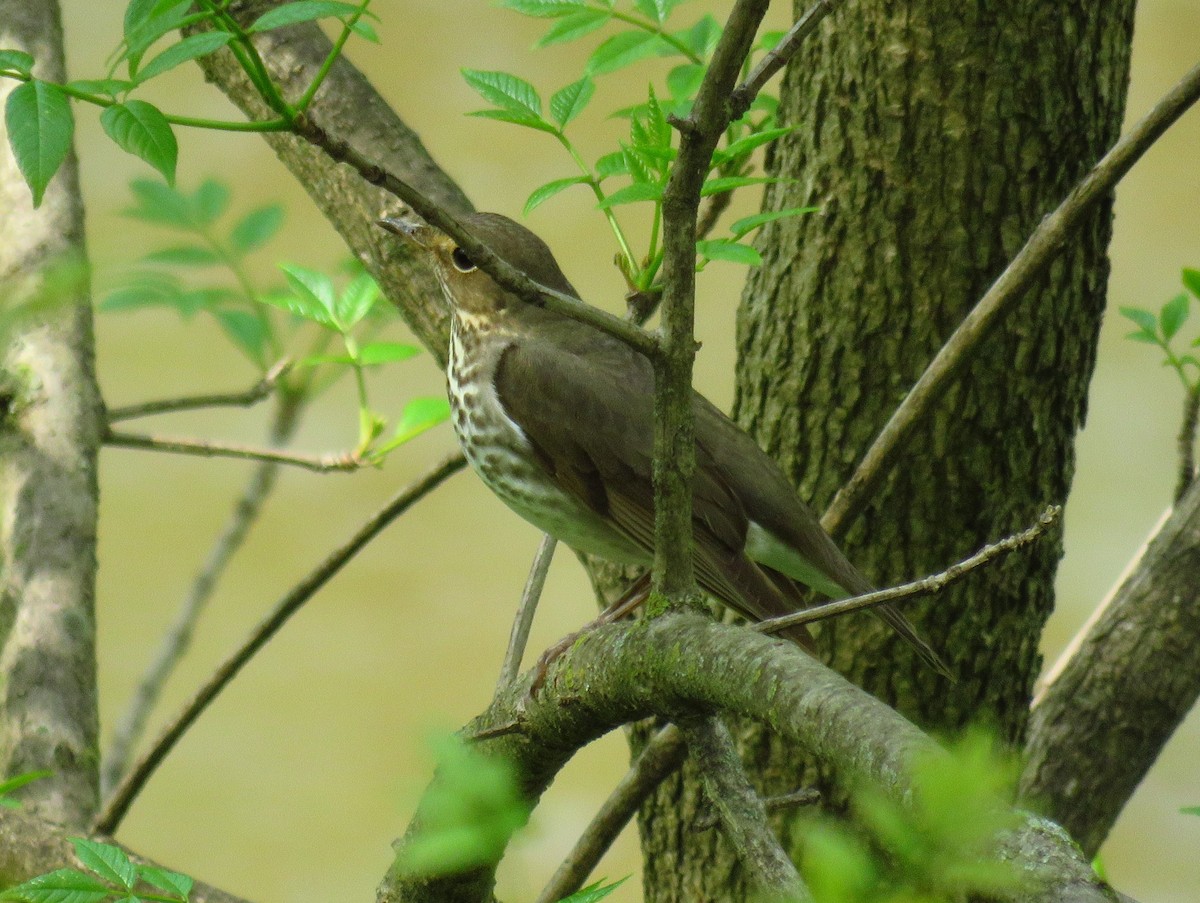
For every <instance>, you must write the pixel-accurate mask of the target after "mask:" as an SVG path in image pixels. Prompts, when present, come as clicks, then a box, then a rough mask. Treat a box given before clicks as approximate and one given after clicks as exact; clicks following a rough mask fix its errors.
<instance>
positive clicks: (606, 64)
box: [583, 31, 675, 75]
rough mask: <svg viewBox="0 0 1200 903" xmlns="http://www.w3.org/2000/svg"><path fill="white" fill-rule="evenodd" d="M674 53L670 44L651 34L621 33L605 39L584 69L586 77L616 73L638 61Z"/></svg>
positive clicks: (646, 32)
mask: <svg viewBox="0 0 1200 903" xmlns="http://www.w3.org/2000/svg"><path fill="white" fill-rule="evenodd" d="M674 52H675V48H673V47H672V46H671V45H670V44H668V43H667V42H666V41H665V40H663V38H662V37H661V36H659V35H657V34H654V33H653V32H648V31H623V32H621V33H620V34H615V35H613V36H612V37H611V38H608V39H606V40H605V41H604V42H603V43H602V44H601V45H600V46H599V47H597V48H596V49H595V50H594V51H593V52H592V55H591V57H590V58H589V59H588V61H587V65H586V66H585V67H584V70H583V71H584V72H585V73H586V74H587V75H604V74H605V73H608V72H616V71H617V70H618V69H623V68H624V67H626V66H629V65H631V64H633V63H636V62H638V61H639V60H645V59H649V58H650V57H653V56H665V55H668V54H671V53H674Z"/></svg>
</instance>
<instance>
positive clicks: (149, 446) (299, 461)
mask: <svg viewBox="0 0 1200 903" xmlns="http://www.w3.org/2000/svg"><path fill="white" fill-rule="evenodd" d="M104 444H105V445H115V446H117V447H119V448H141V449H146V450H147V451H160V452H173V453H175V454H180V455H199V456H200V457H203V458H238V459H240V460H243V461H269V462H273V463H275V464H289V465H291V466H293V467H303V468H304V469H305V470H313V471H316V472H317V473H330V472H331V471H349V470H358V469H359V468H360V467H363V466H364V465H365V464H366V463H367V462H365V461H363V460H362V459H361V458H359V457H357V456H356V455H354V454H353V453H350V452H343V453H341V454H336V455H301V454H296V453H294V452H285V451H278V450H276V449H269V448H254V447H253V446H249V445H234V444H220V443H216V442H209V441H207V440H204V439H164V438H163V437H161V436H150V435H146V434H143V433H118V432H116V431H114V430H109V431H108V432H107V433H105V435H104Z"/></svg>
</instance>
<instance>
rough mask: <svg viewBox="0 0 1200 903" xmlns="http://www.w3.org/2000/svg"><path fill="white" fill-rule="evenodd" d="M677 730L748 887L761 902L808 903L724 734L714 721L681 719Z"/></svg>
mask: <svg viewBox="0 0 1200 903" xmlns="http://www.w3.org/2000/svg"><path fill="white" fill-rule="evenodd" d="M679 729H680V730H681V731H682V732H683V738H684V742H685V743H686V744H687V748H688V754H689V755H690V756H691V757H692V758H693V759H694V760H695V763H696V766H697V768H698V769H699V771H700V779H701V781H702V782H703V784H704V792H705V794H706V795H707V796H708V800H709V802H710V803H711V804H712V806H713V808H714V809H715V810H716V813H717V818H718V820H719V821H720V823H721V828H722V829H723V830H724V832H725V837H726V839H727V840H728V841H729V842H730V844H732V845H733V848H734V851H735V853H736V855H737V857H738V861H739V862H741V864H742V867H743V868H745V869H746V872H747V874H749V875H750V876H751V877H750V884H751V885H752V886H753V887H754V888H755V889H756V891H757V892H758V893H760V894H762V895H764V896H765V897H766V898H767V899H771V900H774V899H783V900H790V901H795V903H807V901H811V900H812V895H811V894H810V893H809V892H808V888H807V887H805V886H804V882H803V881H802V880H801V878H800V873H799V872H797V871H796V867H795V866H794V865H793V864H792V860H790V859H789V858H788V856H787V853H785V852H784V851H783V847H781V846H780V845H779V840H778V838H776V837H775V834H774V833H773V832H772V831H771V826H770V825H769V824H768V823H767V807H766V806H765V805H764V804H763V801H762V799H761V798H760V797H759V796H758V794H757V793H756V792H755V791H754V788H753V787H752V786H751V785H750V779H749V778H748V777H746V771H745V769H744V768H743V767H742V760H741V759H740V758H739V757H738V751H737V747H736V746H734V744H733V737H731V736H730V735H729V729H728V728H727V727H725V725H724V723H723V722H722V721H721V719H720V718H717V717H705V718H692V719H684V720H683V721H681V722H680V725H679Z"/></svg>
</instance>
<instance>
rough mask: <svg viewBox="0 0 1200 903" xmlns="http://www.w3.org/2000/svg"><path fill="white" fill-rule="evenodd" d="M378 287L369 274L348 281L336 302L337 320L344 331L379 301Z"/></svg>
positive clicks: (361, 274) (362, 274)
mask: <svg viewBox="0 0 1200 903" xmlns="http://www.w3.org/2000/svg"><path fill="white" fill-rule="evenodd" d="M379 294H380V293H379V285H378V284H377V283H376V282H375V280H374V279H373V278H372V277H371V274H370V273H360V274H359V275H358V276H356V277H355V278H354V279H352V280H351V281H350V284H349V285H347V286H346V290H345V291H344V292H342V294H341V297H340V298H338V301H337V308H336V311H337V319H338V322H339V323H341V324H342V325H343V326H345V328H346V329H349V328H350V327H352V326H353V325H354V324H355V323H357V322H358V321H359V320H361V319H362V318H363V317H365V316H366V315H367V314H368V313H369V312H370V310H371V306H372V305H373V304H374V303H375V302H376V301H378V300H379Z"/></svg>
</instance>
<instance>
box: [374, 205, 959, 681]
mask: <svg viewBox="0 0 1200 903" xmlns="http://www.w3.org/2000/svg"><path fill="white" fill-rule="evenodd" d="M459 220H460V222H461V224H462V225H463V226H464V227H465V228H466V230H467V231H468V232H470V233H471V234H472V235H473V236H474V237H475V238H477V239H479V240H480V241H482V242H483V243H484V244H485V245H487V247H488V248H489V249H491V251H492V252H493V253H495V254H496V255H497V256H498V257H500V258H502V259H503V260H504V261H506V262H507V263H508V264H510V265H511V266H513V267H515V268H516V269H518V270H521V271H523V272H524V273H525V274H526V275H527V276H529V277H530V278H531V279H533V280H534V281H535V282H537V283H540V284H541V285H542V286H545V287H546V288H550V289H553V290H555V291H558V292H561V293H563V294H566V295H569V296H571V297H573V298H576V299H580V300H582V299H581V295H580V293H579V292H578V291H576V290H575V288H574V286H572V285H571V283H570V282H569V281H568V279H567V277H566V276H565V275H564V274H563V271H562V269H561V268H560V267H559V265H558V262H557V261H556V260H555V258H554V255H553V253H552V252H551V250H550V248H549V247H548V246H547V245H546V243H545V242H544V241H542V239H541V238H539V237H538V236H537V235H536V234H535V233H534V232H532V231H531V230H529V229H527V228H526V227H524V226H522V225H521V224H520V223H517V222H515V221H514V220H512V219H510V218H509V217H507V216H504V215H502V214H498V213H472V214H468V215H464V216H461V217H460V218H459ZM378 224H379V225H380V226H382V227H383V228H384V229H386V230H387V231H389V232H391V233H393V234H394V235H397V236H399V237H400V238H402V239H403V240H404V241H405V242H407V243H408V244H409V245H410V247H411V248H412V249H413V250H415V251H416V253H417V254H418V255H420V256H423V257H424V258H425V259H426V260H427V261H428V263H429V264H430V265H431V266H432V268H433V270H434V272H435V273H436V275H437V279H438V282H439V283H440V285H441V289H442V293H443V295H444V296H445V299H446V301H447V303H448V304H449V306H450V310H451V313H452V319H451V339H450V352H449V356H448V362H447V366H446V375H447V387H448V394H449V399H450V407H451V417H452V422H453V427H454V431H455V433H456V435H457V438H458V441H459V443H460V444H461V446H462V449H463V452H464V454H465V456H466V458H467V461H468V462H469V463H470V465H471V467H472V468H473V469H474V470H475V472H476V473H477V474H478V475H479V477H480V478H481V479H482V480H483V482H484V483H485V484H486V485H487V486H488V488H490V489H491V490H492V492H494V493H495V494H496V495H497V496H499V498H500V499H501V500H502V501H503V502H504V503H505V504H507V505H508V507H509V508H511V509H512V510H513V511H515V512H516V513H517V514H518V515H520V516H521V517H522V518H524V519H525V520H526V521H529V522H530V523H531V524H533V525H534V526H535V527H537V528H538V529H540V530H542V531H543V532H545V533H548V534H550V535H551V536H553V537H555V538H557V539H558V540H560V541H562V542H564V543H566V544H567V545H569V546H571V547H572V548H574V549H576V550H577V551H581V552H586V553H591V554H594V555H599V556H601V557H603V558H606V559H609V560H612V561H616V562H619V563H625V564H639V565H648V564H651V563H652V562H653V558H654V487H653V484H652V480H651V473H652V466H653V423H654V381H655V376H654V367H653V365H652V363H651V361H650V360H649V359H648V358H647V357H646V356H645V355H644V354H642V353H641V352H640V351H638V350H637V349H635V348H634V347H632V346H631V345H630V344H628V343H627V342H625V341H623V340H621V339H619V338H616V337H614V336H612V335H610V334H608V333H607V332H605V331H603V330H602V329H600V328H598V327H596V326H592V325H590V324H587V323H584V322H581V321H579V320H576V319H572V318H570V317H568V316H566V315H564V314H561V313H557V312H554V311H551V310H548V309H546V308H545V307H542V306H538V305H534V304H530V303H528V302H527V301H525V300H523V299H522V298H521V297H519V296H518V295H516V294H514V293H513V292H510V291H508V290H507V289H505V288H503V287H502V286H500V285H499V284H498V283H497V282H496V281H495V280H493V279H492V277H491V276H489V275H488V274H487V273H486V272H484V271H483V270H482V269H480V268H479V267H478V266H477V265H476V263H475V261H474V260H472V259H471V256H470V255H469V254H468V253H467V252H466V251H465V250H463V249H462V248H461V247H459V246H458V244H457V243H456V242H455V241H454V240H453V239H452V238H451V237H450V236H449V235H447V234H446V233H445V232H442V231H441V230H440V229H437V228H434V227H433V226H430V225H428V224H425V223H421V222H416V221H414V220H412V219H408V218H405V217H386V218H384V219H381V220H379V222H378ZM692 413H693V415H694V422H695V435H696V470H695V476H694V478H693V487H692V488H693V496H692V526H693V543H692V547H693V564H694V572H695V576H696V581H697V583H698V584H699V586H700V587H701V588H702V589H703V590H704V591H705V592H707V593H708V594H710V595H712V596H714V597H715V598H717V599H718V600H719V601H721V602H723V603H724V604H725V605H727V606H729V607H730V608H732V609H733V610H734V611H736V612H738V613H739V614H741V615H742V616H744V617H746V618H747V619H749V620H751V621H763V620H766V619H769V618H773V617H777V616H780V615H785V614H790V613H792V612H795V611H798V610H801V609H802V608H804V607H806V605H807V604H808V599H809V596H808V595H807V594H806V592H805V588H807V589H809V590H815V591H816V592H817V593H820V594H822V595H824V596H827V597H829V598H831V599H838V598H843V597H846V596H848V595H859V594H862V593H866V592H870V591H871V590H872V589H873V587H872V584H871V583H870V582H869V581H868V580H867V579H866V577H864V576H863V575H862V573H861V572H860V571H859V570H858V569H857V568H855V567H854V565H853V564H851V563H850V561H849V560H848V559H847V558H846V556H845V555H844V554H842V552H841V550H840V549H839V548H838V547H837V545H836V544H835V543H834V541H833V539H832V538H831V537H830V536H829V534H828V533H826V532H825V531H824V530H823V529H822V527H821V524H820V521H819V520H818V519H817V517H816V515H815V514H814V512H813V511H812V509H811V508H809V506H808V505H807V504H805V503H804V501H803V500H801V499H800V497H799V496H798V495H797V494H796V492H795V490H794V489H793V488H792V486H791V484H790V483H789V482H788V479H787V477H786V476H785V475H784V473H783V471H782V470H781V469H780V468H779V466H778V465H777V464H776V463H775V462H774V460H772V459H771V458H770V456H768V455H767V454H766V453H765V452H763V451H762V449H760V448H759V446H758V444H757V443H756V442H755V441H754V440H753V439H752V438H751V437H750V435H749V434H747V433H746V432H745V431H743V430H742V429H741V428H739V427H738V426H737V425H736V424H734V423H733V421H732V420H730V419H729V418H728V417H727V416H725V414H723V413H722V412H721V411H720V410H719V409H718V408H717V407H716V406H715V405H713V404H712V403H711V402H709V401H708V400H707V399H706V398H704V396H702V395H701V394H700V393H698V392H695V391H693V393H692ZM872 610H873V611H874V612H875V613H876V614H877V615H878V616H879V617H881V618H882V619H883V620H884V621H885V622H886V623H887V624H888V625H889V626H890V627H891V628H892V629H893V630H894V631H895V632H896V633H897V634H899V635H900V636H901V637H903V638H904V640H906V641H907V642H908V643H909V644H910V645H911V646H912V647H913V648H914V649H915V650H916V651H917V653H918V654H919V656H920V657H921V658H922V659H923V660H924V661H925V662H926V663H928V664H929V665H930V666H932V667H933V668H934V669H936V670H937V671H938V672H939V673H941V674H943V675H945V676H946V677H949V678H951V679H952V678H953V675H952V672H951V671H950V669H949V667H948V666H947V665H946V663H945V662H944V661H943V660H942V658H941V657H940V656H939V655H938V654H937V652H936V651H934V649H933V648H932V647H930V645H929V644H928V643H927V642H926V641H925V640H924V639H923V638H922V637H921V636H920V635H919V634H918V633H917V631H916V629H915V628H914V627H913V625H912V624H911V623H910V622H909V621H908V619H907V618H905V617H904V615H902V614H901V613H900V612H899V611H897V610H896V609H895V608H894V607H892V606H890V605H884V606H878V607H876V608H874V609H872ZM780 633H781V634H783V635H784V636H786V637H787V638H789V639H791V640H794V641H795V642H797V643H799V644H800V645H801V646H803V647H805V648H806V649H808V650H809V651H812V650H813V644H812V637H811V634H809V633H808V631H807V629H806V628H804V627H803V626H800V627H798V628H789V629H787V630H785V631H780Z"/></svg>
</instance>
